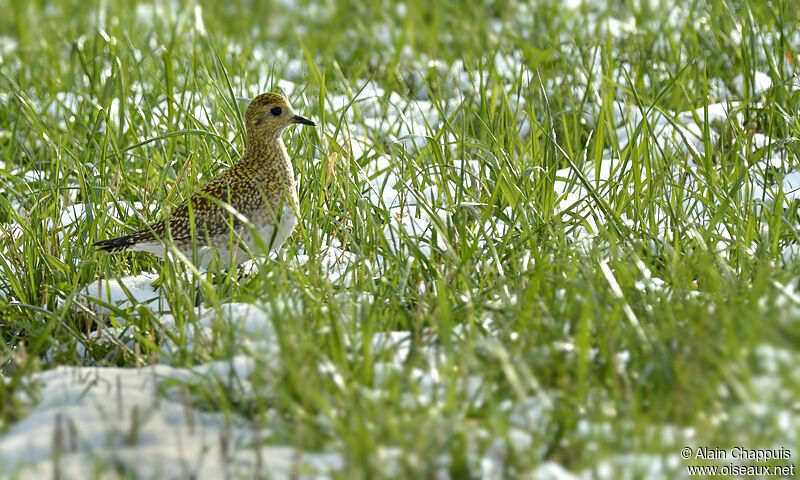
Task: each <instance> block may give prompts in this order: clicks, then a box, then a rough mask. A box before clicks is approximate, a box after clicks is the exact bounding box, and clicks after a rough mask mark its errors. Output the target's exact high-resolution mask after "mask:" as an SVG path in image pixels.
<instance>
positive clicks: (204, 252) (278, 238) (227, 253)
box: [129, 205, 297, 268]
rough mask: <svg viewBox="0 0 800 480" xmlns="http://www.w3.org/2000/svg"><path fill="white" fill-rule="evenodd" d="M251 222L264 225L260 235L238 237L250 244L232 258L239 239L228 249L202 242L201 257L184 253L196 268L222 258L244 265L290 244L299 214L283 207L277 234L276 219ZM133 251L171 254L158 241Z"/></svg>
mask: <svg viewBox="0 0 800 480" xmlns="http://www.w3.org/2000/svg"><path fill="white" fill-rule="evenodd" d="M250 220H251V222H252V223H253V224H254V225H256V226H257V225H262V226H261V227H260V228H257V229H256V232H255V233H256V234H257V236H256V235H253V234H252V233H251V231H250V230H249V229H247V228H244V229H242V231H241V232H238V236H239V237H240V238H241V241H242V242H243V243H244V245H246V248H242V247H241V246H238V247H237V248H234V249H233V252H234V254H233V255H231V248H230V246H232V245H233V244H234V243H236V242H235V241H234V240H236V238H235V237H230V239H229V240H230V241H229V242H228V243H227V244H226V245H225V246H220V247H211V246H208V245H203V243H204V242H202V241H198V242H197V243H198V249H197V258H194V259H193V258H192V256H191V252H188V253H187V252H184V254H186V256H187V258H188V259H189V260H190V261H192V263H193V264H194V265H196V266H198V267H201V268H207V267H208V266H209V265H210V264H211V263H212V262H213V261H214V259H215V258H219V261H220V262H221V263H222V264H223V265H231V264H234V265H241V264H242V263H244V262H246V261H247V260H250V259H251V258H252V257H256V256H259V255H263V254H265V253H268V252H265V251H264V249H266V250H268V251H269V252H271V251H273V250H277V249H279V248H280V247H281V246H283V244H284V242H286V239H287V238H289V235H291V234H292V232H293V231H294V227H295V226H297V215H296V213H295V211H294V209H293V208H292V206H291V205H284V206H283V208H282V210H281V215H280V219H279V221H278V231H277V232H275V226H274V224H273V222H272V220H273V217H272V216H268V217H265V218H251V219H250ZM273 235H274V238H273ZM129 250H130V251H134V252H148V253H152V254H154V255H156V256H158V257H159V258H161V259H163V258H165V256H166V253H167V252H168V251H169V250H168V247H167V246H166V245H165V244H164V243H161V242H158V241H153V242H142V243H137V244H136V245H132V246H131V247H130V249H129ZM248 251H249V253H248Z"/></svg>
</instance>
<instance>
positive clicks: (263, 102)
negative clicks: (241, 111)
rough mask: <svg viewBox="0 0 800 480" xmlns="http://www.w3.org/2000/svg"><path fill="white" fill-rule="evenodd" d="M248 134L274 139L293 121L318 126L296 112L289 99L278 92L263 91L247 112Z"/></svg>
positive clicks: (251, 136)
mask: <svg viewBox="0 0 800 480" xmlns="http://www.w3.org/2000/svg"><path fill="white" fill-rule="evenodd" d="M245 123H246V124H247V135H248V137H250V138H267V139H273V138H276V137H279V136H280V134H281V132H283V129H284V128H286V127H288V126H289V125H291V124H293V123H301V124H303V125H310V126H312V127H315V126H317V124H316V123H314V122H312V121H311V120H309V119H307V118H305V117H301V116H300V115H297V114H296V113H294V110H293V109H292V106H291V105H290V104H289V101H288V100H286V98H285V97H284V96H283V95H279V94H277V93H262V94H261V95H259V96H257V97H256V98H254V99H253V100H252V101H251V102H250V106H249V107H247V113H246V114H245Z"/></svg>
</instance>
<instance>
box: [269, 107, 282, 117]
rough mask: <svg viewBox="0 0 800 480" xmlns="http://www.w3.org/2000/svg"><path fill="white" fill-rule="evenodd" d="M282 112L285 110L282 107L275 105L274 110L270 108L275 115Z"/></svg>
mask: <svg viewBox="0 0 800 480" xmlns="http://www.w3.org/2000/svg"><path fill="white" fill-rule="evenodd" d="M282 112H283V110H281V107H275V108H273V109H272V110H270V113H271V114H273V115H275V116H276V117H277V116H279V115H280V114H281V113H282Z"/></svg>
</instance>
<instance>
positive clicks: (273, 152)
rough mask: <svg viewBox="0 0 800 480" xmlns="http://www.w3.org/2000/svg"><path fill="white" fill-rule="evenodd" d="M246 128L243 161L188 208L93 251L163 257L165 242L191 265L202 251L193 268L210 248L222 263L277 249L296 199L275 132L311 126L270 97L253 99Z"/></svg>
mask: <svg viewBox="0 0 800 480" xmlns="http://www.w3.org/2000/svg"><path fill="white" fill-rule="evenodd" d="M245 123H246V125H247V149H246V150H245V152H244V155H243V156H242V159H241V160H239V161H238V162H236V163H235V164H234V165H233V166H232V167H231V168H229V169H228V170H226V171H224V172H223V173H221V174H220V175H218V176H217V177H216V178H214V179H213V180H211V181H210V182H208V183H207V184H205V185H203V186H202V187H200V189H199V190H198V191H196V192H195V193H193V194H192V196H191V198H190V200H189V201H188V202H187V203H184V204H182V205H180V206H178V207H177V208H175V209H173V210H172V211H171V213H170V215H169V217H168V219H164V220H159V221H157V222H154V223H151V224H150V225H148V226H147V227H146V228H143V229H141V230H139V231H138V232H134V233H132V234H130V235H125V236H124V237H118V238H112V239H109V240H103V241H100V242H97V243H95V244H94V246H96V247H100V249H101V250H103V251H106V252H109V253H116V252H124V251H140V252H150V253H154V254H156V255H158V256H159V257H161V258H163V257H164V254H165V251H166V249H165V243H164V242H169V241H170V239H171V241H172V242H173V243H174V245H175V247H176V248H177V249H178V250H180V251H181V252H182V253H183V254H184V255H186V256H187V257H188V258H190V259H191V258H193V257H192V253H193V246H194V247H196V248H197V249H198V250H201V251H200V252H199V255H201V258H199V260H198V263H201V264H207V263H208V261H209V260H210V258H211V257H212V255H213V254H211V250H210V249H209V247H212V248H213V249H216V250H217V251H218V252H219V258H220V260H221V261H222V262H223V263H225V264H229V265H230V264H240V263H242V262H244V261H245V260H247V259H249V258H250V255H249V254H248V253H247V251H250V252H253V254H258V253H265V252H263V251H262V249H261V248H259V245H263V246H265V247H266V249H267V250H275V249H277V248H279V247H280V246H281V245H283V242H284V241H285V240H286V239H287V238H288V237H289V235H290V234H291V233H292V231H293V230H294V227H295V225H297V212H298V210H299V200H298V198H297V187H296V186H295V182H294V170H293V168H292V161H291V159H290V158H289V155H288V153H287V152H286V147H285V146H284V145H283V140H282V139H281V133H282V132H283V130H284V129H285V128H286V127H288V126H289V125H291V124H293V123H301V124H303V125H311V126H312V127H314V126H316V124H315V123H314V122H312V121H311V120H308V119H307V118H304V117H301V116H300V115H297V114H295V112H294V110H292V106H291V105H290V104H289V101H288V100H286V98H284V97H283V96H281V95H278V94H276V93H263V94H261V95H259V96H257V97H256V98H254V99H253V100H252V101H251V102H250V105H249V106H248V107H247V113H246V114H245ZM190 208H191V215H190ZM191 217H193V218H194V237H193V236H192V233H193V231H192V225H191ZM248 223H249V224H250V225H248ZM276 226H277V228H276ZM253 230H255V231H253ZM255 235H259V236H260V237H261V241H262V242H263V244H259V242H258V241H257V240H256V236H255ZM231 247H233V248H231ZM194 258H198V257H194Z"/></svg>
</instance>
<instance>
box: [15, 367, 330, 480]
mask: <svg viewBox="0 0 800 480" xmlns="http://www.w3.org/2000/svg"><path fill="white" fill-rule="evenodd" d="M252 368H253V367H252V361H251V360H250V359H249V358H245V357H234V358H232V359H231V360H230V361H229V362H218V363H216V364H205V365H199V366H197V367H195V368H193V369H181V368H172V367H169V366H166V365H155V366H151V367H145V368H142V369H141V370H136V369H130V368H92V367H58V368H56V369H53V370H49V371H46V372H42V373H39V374H35V375H33V376H32V377H31V379H30V381H31V382H32V384H38V386H39V389H40V390H39V398H40V401H39V402H38V403H37V404H36V405H34V406H33V407H32V408H31V409H30V410H29V411H28V412H27V415H26V416H25V417H24V418H22V419H21V420H20V421H18V422H17V423H15V424H14V425H12V426H11V427H10V428H9V429H8V431H6V432H5V433H4V435H3V436H2V437H0V475H19V476H18V477H16V478H22V479H27V478H31V479H33V478H53V477H59V478H91V477H92V476H94V475H95V474H96V473H98V472H105V474H107V475H108V474H112V473H113V472H125V474H126V475H128V476H135V477H142V478H156V477H159V478H186V477H192V478H198V479H202V478H209V479H210V478H226V476H228V475H232V476H234V477H243V476H247V477H253V476H254V473H255V472H256V471H261V472H265V471H267V472H270V478H294V475H295V474H296V472H297V471H298V470H300V471H304V472H308V473H309V474H329V473H331V472H334V471H337V470H340V469H341V468H342V467H343V460H342V458H341V457H340V456H339V455H338V454H335V453H327V452H321V453H304V452H301V451H298V450H296V449H294V448H292V447H289V446H285V445H268V444H265V443H263V442H264V439H265V438H266V433H267V432H260V431H259V428H257V426H256V425H253V424H252V423H251V422H249V421H246V420H244V419H242V418H239V417H237V416H236V415H233V416H232V417H229V418H226V416H225V415H224V414H222V413H216V412H203V411H200V410H197V409H195V408H194V407H193V406H192V403H191V401H190V400H189V399H188V398H187V397H186V396H185V395H183V394H181V392H180V391H175V388H174V387H167V391H168V392H169V393H168V394H167V395H166V396H164V395H163V394H161V393H159V390H160V389H162V388H163V385H166V384H164V381H165V380H169V379H180V380H182V381H184V382H185V381H188V380H191V381H195V382H209V384H211V383H210V382H213V381H218V382H221V384H222V385H227V386H228V387H227V388H230V389H237V388H241V385H242V383H241V382H242V381H246V379H247V376H248V375H249V374H250V372H252Z"/></svg>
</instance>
